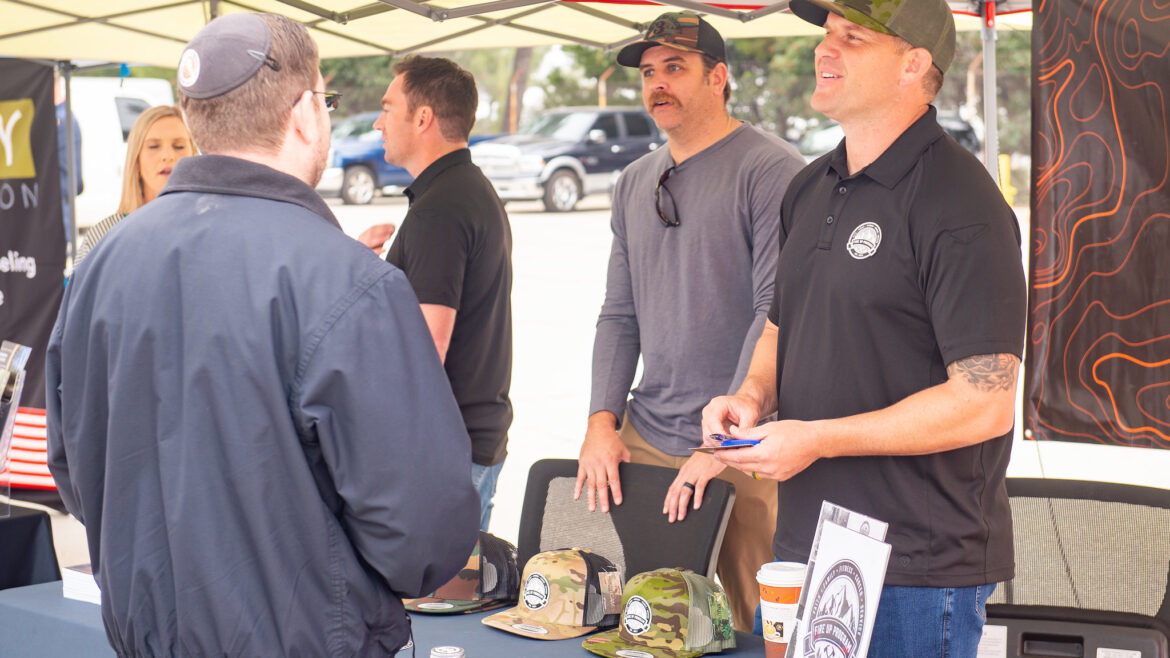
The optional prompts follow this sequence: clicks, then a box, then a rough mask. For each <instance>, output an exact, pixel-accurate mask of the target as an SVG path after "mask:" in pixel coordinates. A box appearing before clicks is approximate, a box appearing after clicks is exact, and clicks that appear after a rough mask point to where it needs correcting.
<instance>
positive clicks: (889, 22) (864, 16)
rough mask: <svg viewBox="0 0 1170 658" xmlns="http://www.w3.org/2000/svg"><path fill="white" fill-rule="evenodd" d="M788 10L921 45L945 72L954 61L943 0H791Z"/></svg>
mask: <svg viewBox="0 0 1170 658" xmlns="http://www.w3.org/2000/svg"><path fill="white" fill-rule="evenodd" d="M788 6H789V8H790V9H792V13H794V14H796V15H797V16H799V17H801V18H803V19H804V20H806V21H808V22H809V23H812V24H814V25H824V24H825V20H826V19H827V18H828V17H829V12H833V13H834V14H837V15H838V16H840V17H841V18H844V19H845V20H847V21H849V22H851V23H856V24H858V25H860V26H862V27H868V28H869V29H871V30H874V31H876V32H881V33H883V34H892V35H894V36H896V37H901V38H903V39H905V40H906V41H908V42H909V43H910V45H911V46H914V47H915V48H925V49H926V50H927V52H929V53H930V56H931V57H932V58H933V59H934V65H935V66H937V67H938V69H939V70H940V71H942V72H943V73H946V71H947V69H948V68H950V66H951V62H953V61H954V60H955V17H954V16H952V15H951V8H950V7H949V6H947V3H946V0H791V2H790V3H789V5H788Z"/></svg>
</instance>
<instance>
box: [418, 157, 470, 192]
mask: <svg viewBox="0 0 1170 658" xmlns="http://www.w3.org/2000/svg"><path fill="white" fill-rule="evenodd" d="M470 163H471V151H470V150H468V149H466V148H461V149H456V150H454V151H451V152H450V153H448V154H447V155H444V156H443V157H441V158H439V159H438V160H435V161H434V162H432V163H431V164H430V165H428V166H427V168H426V169H423V170H422V173H420V174H419V175H418V177H416V178H415V179H414V182H413V183H411V184H410V186H409V187H407V188H406V190H405V194H406V198H407V199H410V201H411V203H413V202H414V200H415V199H417V198H418V197H420V196H422V195H423V193H425V192H426V191H427V188H428V187H430V186H431V183H433V182H434V180H435V179H436V178H438V177H439V174H441V173H443V172H444V171H446V170H448V169H450V168H451V167H454V166H455V165H460V164H470Z"/></svg>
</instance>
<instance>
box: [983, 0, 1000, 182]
mask: <svg viewBox="0 0 1170 658" xmlns="http://www.w3.org/2000/svg"><path fill="white" fill-rule="evenodd" d="M980 14H981V15H982V17H983V26H982V29H981V32H982V34H983V129H984V130H983V135H984V139H983V159H984V164H985V165H986V166H987V171H988V173H990V174H991V179H992V180H994V181H999V124H998V119H999V117H998V113H997V110H996V108H997V106H998V104H999V99H998V98H997V93H996V86H995V76H996V70H995V39H996V36H995V2H994V0H987V1H986V2H983V3H981V6H980Z"/></svg>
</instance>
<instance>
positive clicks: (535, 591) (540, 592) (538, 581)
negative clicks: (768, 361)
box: [524, 573, 549, 632]
mask: <svg viewBox="0 0 1170 658" xmlns="http://www.w3.org/2000/svg"><path fill="white" fill-rule="evenodd" d="M548 592H549V589H548V580H546V579H545V577H544V576H542V575H540V574H538V573H534V574H531V575H529V576H528V580H526V581H524V606H525V607H527V608H528V609H529V610H540V609H541V608H543V607H544V606H546V605H548ZM545 632H547V631H545Z"/></svg>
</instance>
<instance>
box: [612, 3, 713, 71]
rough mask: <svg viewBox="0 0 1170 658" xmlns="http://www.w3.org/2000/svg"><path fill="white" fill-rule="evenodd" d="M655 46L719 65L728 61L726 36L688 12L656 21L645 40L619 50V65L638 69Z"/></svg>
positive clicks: (668, 15) (668, 14) (667, 14)
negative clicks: (644, 54) (725, 43)
mask: <svg viewBox="0 0 1170 658" xmlns="http://www.w3.org/2000/svg"><path fill="white" fill-rule="evenodd" d="M654 46H670V47H671V48H677V49H678V50H685V51H687V52H691V53H699V54H702V55H707V56H709V57H713V58H714V59H715V61H717V62H724V63H726V62H727V52H726V51H725V50H724V48H723V36H722V35H720V34H719V31H718V30H716V29H715V28H713V27H711V24H710V23H708V22H707V21H705V20H703V19H702V18H700V17H699V15H698V14H696V13H693V12H689V11H672V12H668V13H665V14H663V15H661V16H659V17H658V18H656V19H654V22H653V23H651V24H650V27H649V29H647V30H646V38H645V39H643V40H641V41H635V42H634V43H631V44H629V45H627V46H626V47H625V48H622V49H621V50H620V51H618V56H617V62H618V64H621V65H622V66H630V67H633V68H638V67H639V66H640V65H641V64H642V53H644V52H646V50H648V49H650V48H653V47H654Z"/></svg>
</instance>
